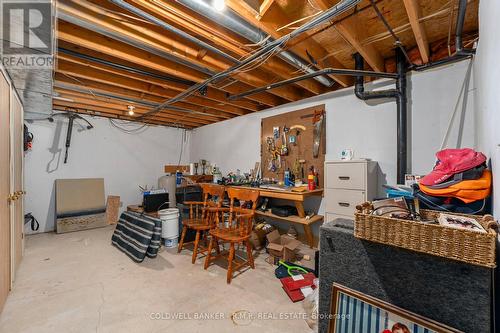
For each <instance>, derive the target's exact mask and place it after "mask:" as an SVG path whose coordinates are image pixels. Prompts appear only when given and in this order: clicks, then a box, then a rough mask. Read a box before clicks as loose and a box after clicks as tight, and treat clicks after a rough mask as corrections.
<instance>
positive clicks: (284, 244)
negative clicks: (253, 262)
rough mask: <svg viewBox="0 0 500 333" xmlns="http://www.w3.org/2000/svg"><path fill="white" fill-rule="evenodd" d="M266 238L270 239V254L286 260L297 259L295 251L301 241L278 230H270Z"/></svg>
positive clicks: (268, 247) (268, 248)
mask: <svg viewBox="0 0 500 333" xmlns="http://www.w3.org/2000/svg"><path fill="white" fill-rule="evenodd" d="M266 238H267V241H268V244H267V250H268V252H269V254H270V255H272V256H273V257H276V258H280V259H283V260H285V261H295V259H296V258H295V251H296V250H298V248H299V246H300V244H302V243H301V242H300V241H298V240H296V239H294V238H292V237H290V236H287V235H280V233H279V232H278V230H274V231H272V232H270V233H269V234H267V236H266Z"/></svg>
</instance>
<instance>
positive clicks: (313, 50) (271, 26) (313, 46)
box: [226, 0, 353, 87]
mask: <svg viewBox="0 0 500 333" xmlns="http://www.w3.org/2000/svg"><path fill="white" fill-rule="evenodd" d="M226 4H227V6H229V7H230V8H231V9H232V10H233V11H235V12H236V13H238V15H240V16H241V17H243V18H244V19H245V20H246V21H248V22H249V23H251V24H252V25H254V26H256V27H258V28H259V29H261V30H262V31H264V32H265V33H267V34H268V35H270V36H271V37H273V38H275V39H278V38H280V37H282V36H283V35H285V32H281V31H277V30H278V29H279V28H280V27H282V26H284V25H286V24H288V23H290V20H289V19H288V18H287V17H286V16H285V14H284V13H283V11H282V10H281V8H279V6H274V7H273V8H272V10H270V11H268V13H267V15H266V16H265V17H262V18H261V19H260V21H259V20H258V19H257V18H256V11H255V10H254V9H253V8H252V7H250V6H249V5H248V4H247V3H246V2H244V1H239V0H226ZM310 33H311V32H306V33H304V35H306V34H310ZM291 51H292V52H294V53H296V54H297V55H299V56H300V57H302V58H303V59H309V55H308V54H311V55H313V57H314V58H315V59H323V58H325V57H326V56H327V55H328V52H327V51H326V50H325V49H324V48H323V47H322V46H321V45H320V44H319V43H317V42H316V41H315V40H314V39H309V40H306V41H304V42H302V43H300V44H297V45H294V46H293V47H292V48H291ZM328 58H329V59H328V61H329V62H330V64H329V67H335V68H345V67H344V65H343V64H341V63H340V62H339V61H338V60H337V59H336V58H335V57H328ZM318 67H320V66H318ZM332 78H333V79H334V80H335V81H337V82H338V83H339V84H340V85H341V86H343V87H347V86H349V85H351V84H352V83H353V80H352V78H350V77H345V76H332Z"/></svg>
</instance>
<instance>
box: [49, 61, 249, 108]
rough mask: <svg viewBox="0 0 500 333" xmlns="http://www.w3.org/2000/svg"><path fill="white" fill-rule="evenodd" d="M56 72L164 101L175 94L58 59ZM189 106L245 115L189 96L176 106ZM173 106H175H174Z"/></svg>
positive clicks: (136, 79)
mask: <svg viewBox="0 0 500 333" xmlns="http://www.w3.org/2000/svg"><path fill="white" fill-rule="evenodd" d="M57 72H60V73H64V74H67V75H71V76H75V77H78V78H85V79H89V80H92V81H97V82H102V83H107V84H111V85H116V86H118V87H123V88H127V89H131V90H135V91H140V92H145V93H149V94H151V95H156V96H159V97H162V98H164V99H167V98H172V97H174V96H175V95H176V94H177V93H176V92H175V91H173V90H170V89H167V88H165V87H162V86H159V85H156V84H153V83H149V82H148V81H147V80H143V79H142V78H141V77H138V75H136V74H130V73H127V74H123V73H119V72H118V73H117V72H115V73H113V74H114V75H113V74H110V73H108V72H106V71H102V70H100V69H98V68H91V67H87V66H83V65H78V64H75V63H71V62H67V61H65V60H62V59H60V60H59V62H58V66H57ZM179 103H182V104H188V103H189V104H191V105H192V106H193V107H207V108H210V109H213V110H214V112H215V111H217V112H220V111H223V112H224V113H226V114H228V115H237V116H241V115H244V114H247V113H248V112H246V111H245V110H243V109H240V108H236V107H234V106H232V105H223V104H222V103H214V102H212V101H210V100H208V99H205V98H201V97H197V96H191V97H189V98H186V99H185V100H184V102H178V103H176V104H179ZM174 105H175V104H174Z"/></svg>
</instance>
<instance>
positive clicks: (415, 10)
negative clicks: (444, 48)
mask: <svg viewBox="0 0 500 333" xmlns="http://www.w3.org/2000/svg"><path fill="white" fill-rule="evenodd" d="M403 2H404V5H405V8H406V13H407V14H408V19H409V20H410V24H411V28H412V30H413V35H414V36H415V40H416V41H417V45H418V50H419V51H420V56H421V57H422V60H423V62H424V63H428V62H429V59H430V53H429V41H428V39H427V34H426V32H425V28H424V25H423V24H422V23H420V18H421V17H422V10H421V8H420V5H419V3H418V0H404V1H403Z"/></svg>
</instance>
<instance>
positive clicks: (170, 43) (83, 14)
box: [58, 0, 307, 101]
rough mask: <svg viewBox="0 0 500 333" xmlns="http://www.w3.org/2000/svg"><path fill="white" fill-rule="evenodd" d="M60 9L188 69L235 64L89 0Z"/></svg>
mask: <svg viewBox="0 0 500 333" xmlns="http://www.w3.org/2000/svg"><path fill="white" fill-rule="evenodd" d="M58 11H59V14H58V15H59V16H60V17H61V18H62V19H64V20H67V21H69V22H71V23H75V24H78V25H80V26H83V27H84V28H88V25H89V24H90V25H91V26H92V27H93V30H94V31H96V32H98V33H100V34H103V35H105V36H108V37H111V38H113V39H116V40H118V41H121V42H125V43H127V44H129V45H131V46H133V47H136V48H140V49H143V50H145V51H148V52H150V53H152V54H156V55H158V56H161V57H163V58H165V59H167V60H171V61H173V62H175V63H177V64H178V65H180V66H182V67H184V68H186V69H194V70H196V71H198V72H200V73H203V74H206V75H209V76H210V75H213V74H214V73H216V72H219V71H222V70H225V69H227V68H229V67H230V66H231V65H232V63H229V62H228V61H227V59H218V58H216V57H213V56H211V55H210V54H208V53H207V54H206V55H205V56H203V57H202V58H200V57H199V51H200V50H199V48H198V47H197V46H196V45H194V44H192V43H190V42H187V41H182V40H180V39H179V38H178V37H177V36H176V35H172V36H170V35H171V34H169V33H167V32H166V31H164V30H159V28H158V27H156V26H154V25H152V26H151V25H149V26H148V25H145V24H140V25H139V24H133V23H129V22H126V21H125V20H123V18H121V19H119V20H118V18H116V17H110V16H112V15H116V14H110V13H109V11H105V10H104V9H102V8H101V7H99V6H96V5H92V4H90V3H88V2H84V1H81V0H72V1H68V2H65V3H59V5H58ZM63 15H65V16H63ZM233 77H234V78H235V79H238V80H239V81H241V82H244V83H246V84H249V85H250V86H254V87H256V86H260V85H263V84H266V82H269V81H271V80H273V76H272V75H271V74H270V73H266V72H262V71H260V70H252V71H249V72H240V73H237V74H235V75H234V76H233ZM273 93H274V94H275V95H277V96H279V97H283V98H285V99H287V100H288V101H296V100H299V99H300V98H301V96H303V95H304V92H303V91H301V90H300V89H298V88H297V87H286V88H284V89H282V90H280V91H276V92H273ZM306 96H307V95H306Z"/></svg>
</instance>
